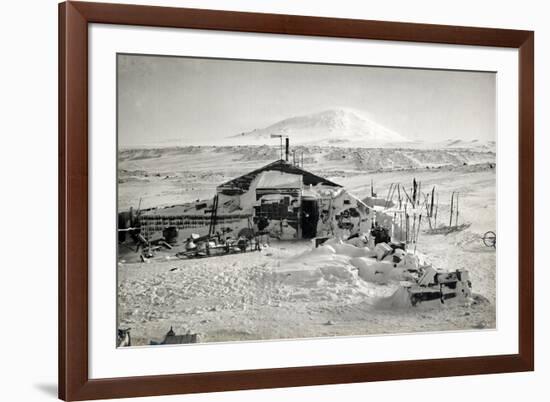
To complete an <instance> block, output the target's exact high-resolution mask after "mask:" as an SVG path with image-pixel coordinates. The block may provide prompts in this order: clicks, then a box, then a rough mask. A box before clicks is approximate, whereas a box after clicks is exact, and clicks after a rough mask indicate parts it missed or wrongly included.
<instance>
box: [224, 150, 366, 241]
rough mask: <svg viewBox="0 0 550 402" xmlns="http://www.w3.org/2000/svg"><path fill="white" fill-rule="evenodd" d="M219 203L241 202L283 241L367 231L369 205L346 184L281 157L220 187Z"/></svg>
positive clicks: (258, 222)
mask: <svg viewBox="0 0 550 402" xmlns="http://www.w3.org/2000/svg"><path fill="white" fill-rule="evenodd" d="M217 197H218V203H219V205H233V206H238V208H239V209H240V210H241V211H243V212H244V211H246V212H247V213H249V214H250V215H251V216H252V217H253V222H254V225H255V227H256V228H258V229H259V230H260V231H262V230H265V231H267V232H269V233H270V234H272V235H275V236H277V237H280V238H284V239H300V238H305V239H309V238H313V237H316V236H326V235H333V234H336V233H337V232H341V231H347V232H349V233H350V234H353V233H354V232H359V231H368V230H369V228H370V216H369V212H370V210H369V208H368V206H367V205H366V204H365V203H363V202H362V201H361V200H359V199H358V198H356V197H354V196H353V195H352V194H350V193H348V192H347V191H346V190H345V189H344V188H343V187H342V186H341V185H339V184H336V183H334V182H332V181H330V180H328V179H325V178H323V177H320V176H317V175H315V174H313V173H311V172H308V171H307V170H304V169H302V168H301V167H298V166H296V165H294V164H291V163H289V162H286V161H285V160H282V159H280V160H277V161H275V162H273V163H270V164H268V165H266V166H263V167H261V168H259V169H257V170H254V171H252V172H250V173H247V174H245V175H243V176H240V177H237V178H235V179H233V180H230V181H228V182H226V183H223V184H221V185H220V186H218V188H217Z"/></svg>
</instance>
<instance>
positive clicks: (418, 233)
mask: <svg viewBox="0 0 550 402" xmlns="http://www.w3.org/2000/svg"><path fill="white" fill-rule="evenodd" d="M421 221H422V214H420V216H419V217H418V229H417V231H416V240H415V242H414V251H413V254H416V243H417V242H418V236H419V235H420V222H421Z"/></svg>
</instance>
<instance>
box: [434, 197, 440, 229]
mask: <svg viewBox="0 0 550 402" xmlns="http://www.w3.org/2000/svg"><path fill="white" fill-rule="evenodd" d="M438 210H439V193H438V194H437V201H436V204H435V216H434V227H435V228H436V229H437V211H438Z"/></svg>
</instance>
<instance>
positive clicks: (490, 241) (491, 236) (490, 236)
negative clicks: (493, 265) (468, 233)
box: [483, 231, 497, 248]
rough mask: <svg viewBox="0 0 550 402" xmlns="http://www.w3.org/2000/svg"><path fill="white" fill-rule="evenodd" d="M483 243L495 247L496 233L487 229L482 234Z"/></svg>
mask: <svg viewBox="0 0 550 402" xmlns="http://www.w3.org/2000/svg"><path fill="white" fill-rule="evenodd" d="M483 244H485V245H486V246H487V247H494V248H496V247H497V235H496V233H495V232H492V231H488V232H486V233H485V234H484V235H483Z"/></svg>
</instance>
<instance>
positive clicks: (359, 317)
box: [118, 147, 496, 345]
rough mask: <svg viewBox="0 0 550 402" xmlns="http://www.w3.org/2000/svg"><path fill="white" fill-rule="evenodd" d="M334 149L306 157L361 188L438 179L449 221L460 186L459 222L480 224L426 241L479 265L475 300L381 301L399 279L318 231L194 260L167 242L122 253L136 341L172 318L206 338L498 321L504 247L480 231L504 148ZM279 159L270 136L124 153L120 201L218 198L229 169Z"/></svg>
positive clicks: (450, 265) (122, 323) (122, 299)
mask: <svg viewBox="0 0 550 402" xmlns="http://www.w3.org/2000/svg"><path fill="white" fill-rule="evenodd" d="M334 152H342V151H341V149H338V150H335V148H332V147H325V148H323V147H317V148H316V147H310V148H307V153H306V152H305V160H307V161H308V162H305V163H304V168H306V169H308V170H311V171H313V172H314V173H318V174H323V175H324V176H326V177H327V178H329V179H331V180H334V181H335V182H337V183H339V184H341V185H343V186H345V187H346V188H347V189H348V190H349V191H351V192H352V193H354V194H355V195H357V196H359V197H361V198H363V197H366V196H367V195H369V194H370V183H371V180H372V181H373V182H374V187H375V191H376V192H377V193H378V194H379V195H380V196H385V195H386V193H387V191H388V188H389V185H390V184H391V183H401V184H403V185H405V186H407V187H408V186H410V183H411V182H412V179H413V177H414V178H416V180H419V181H421V183H422V189H423V191H424V192H427V191H429V190H431V188H432V186H434V185H435V186H436V190H437V192H438V194H439V218H438V221H439V222H441V223H442V224H443V223H444V222H446V221H447V223H448V216H449V215H448V214H449V202H450V194H451V192H453V191H456V192H459V194H460V195H459V197H460V215H459V223H463V222H464V223H471V226H470V227H469V228H467V229H466V230H464V231H461V232H455V233H451V234H448V235H430V234H427V233H425V232H424V231H421V232H420V237H419V242H418V245H417V250H418V251H419V252H421V253H423V254H424V255H426V258H427V259H428V260H429V261H431V262H432V263H433V264H434V265H435V266H438V267H442V268H447V269H450V270H453V269H457V268H465V269H467V270H469V271H470V274H471V279H472V285H473V292H474V293H475V294H477V295H480V296H481V297H479V298H477V301H478V302H477V303H474V304H468V305H464V304H456V303H455V304H453V303H450V304H446V305H443V306H436V307H434V305H433V304H432V305H430V306H420V307H419V308H393V309H388V308H386V307H385V306H386V304H384V303H382V302H381V301H382V300H384V299H385V298H387V297H390V296H391V295H392V294H394V292H395V291H396V289H397V288H398V286H399V285H398V282H396V281H389V282H387V283H383V284H375V283H371V282H368V281H366V280H364V279H363V278H361V277H360V276H359V275H358V271H357V268H356V267H355V266H354V264H353V263H352V258H351V257H350V256H349V255H347V254H346V253H335V254H332V253H331V254H330V255H320V254H319V251H313V254H311V253H312V245H311V243H310V242H308V241H299V242H277V241H271V242H270V246H269V247H267V248H264V249H263V250H262V251H260V252H250V253H246V254H233V255H225V256H218V257H211V258H205V259H196V260H180V259H177V258H174V257H173V253H165V254H162V255H159V256H157V257H156V258H154V259H152V260H150V261H149V263H141V262H137V261H136V259H132V258H129V257H130V255H131V253H130V252H129V251H127V252H125V253H124V255H121V256H119V257H120V258H119V264H118V296H119V300H118V303H119V309H118V311H119V327H122V328H124V327H131V328H132V340H133V344H134V345H144V344H148V343H149V342H150V341H159V340H161V339H162V338H163V336H164V334H165V333H166V332H167V331H168V329H169V328H170V327H171V326H172V327H173V328H174V330H175V331H176V333H185V332H187V331H189V332H192V333H199V334H200V336H201V341H203V342H218V341H235V340H255V339H279V338H302V337H322V336H336V335H365V334H382V333H399V332H401V333H402V332H417V331H440V330H479V329H483V328H494V327H495V325H496V322H495V319H496V318H495V301H496V294H495V288H496V286H495V280H496V279H495V278H496V259H495V251H494V250H493V249H490V248H487V247H486V246H484V245H483V243H482V241H481V236H482V235H483V233H484V232H486V231H488V230H495V224H496V216H495V213H496V198H495V190H496V188H495V185H496V182H495V168H494V153H492V152H486V151H478V150H476V149H469V148H465V149H446V148H444V149H434V150H420V151H418V152H417V151H415V150H413V149H409V150H406V151H405V152H404V151H403V150H402V149H390V150H384V151H381V150H379V149H371V150H358V153H357V155H358V156H356V157H355V158H353V157H349V155H352V153H350V152H348V153H345V152H344V153H342V154H338V155H340V157H338V156H336V157H334V158H332V157H330V155H334ZM407 154H410V155H413V154H414V157H415V159H416V160H417V162H416V163H414V165H413V166H411V167H406V168H405V167H403V168H399V170H397V169H395V166H394V168H393V170H391V169H390V167H388V166H386V165H388V162H387V160H388V158H389V159H391V158H394V159H395V160H397V159H398V158H400V157H401V156H402V155H407ZM342 155H348V157H346V158H342V157H341V156H342ZM398 155H399V156H398ZM449 155H454V159H452V162H447V159H446V158H449V161H450V160H451V159H450V158H451V157H450V156H449ZM365 156H369V157H372V158H373V159H375V158H378V159H376V160H377V161H378V162H376V161H373V159H370V160H369V162H368V163H367V165H368V166H369V167H371V166H377V167H375V168H374V169H370V168H367V167H366V166H364V165H361V164H358V163H357V161H358V160H360V158H361V157H365ZM277 158H278V149H276V148H275V149H274V148H269V147H232V148H227V147H218V148H214V147H211V148H210V147H206V148H205V147H201V148H199V149H189V148H173V149H165V150H158V149H157V150H139V151H126V152H122V153H121V155H120V157H119V197H120V199H119V209H120V210H123V209H125V208H127V207H129V206H130V205H132V206H134V207H137V205H138V203H139V199H140V198H141V199H142V204H141V205H142V207H148V206H155V205H161V204H162V205H173V204H177V203H182V202H186V201H190V200H194V199H196V198H209V197H211V196H212V195H213V194H214V191H215V190H214V189H215V186H216V185H218V184H219V183H222V182H223V181H224V180H226V179H230V178H232V177H235V176H237V175H238V174H242V173H245V172H247V171H249V170H252V169H254V168H258V167H259V166H261V165H262V164H266V163H267V162H269V161H271V160H274V159H277ZM213 161H215V163H214V162H213ZM237 162H238V163H237ZM428 162H430V163H431V164H429V163H428ZM427 167H429V169H428V168H427ZM422 229H427V226H423V228H422ZM303 253H309V254H308V258H303V256H304V254H303ZM167 257H168V258H167ZM122 261H124V262H122ZM134 261H135V262H134Z"/></svg>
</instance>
